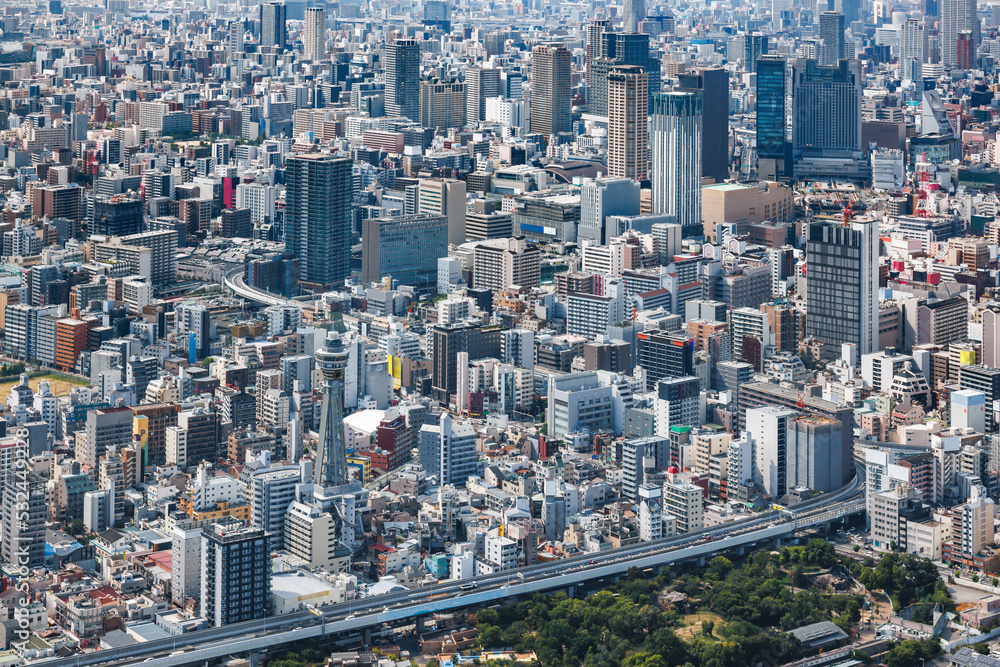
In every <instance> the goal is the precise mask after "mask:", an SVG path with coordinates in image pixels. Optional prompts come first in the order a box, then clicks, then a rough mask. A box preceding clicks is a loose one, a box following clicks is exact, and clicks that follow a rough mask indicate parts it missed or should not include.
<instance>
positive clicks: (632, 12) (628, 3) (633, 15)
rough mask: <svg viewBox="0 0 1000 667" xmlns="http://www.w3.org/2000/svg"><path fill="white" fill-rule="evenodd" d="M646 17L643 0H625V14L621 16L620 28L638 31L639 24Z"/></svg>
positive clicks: (626, 30) (627, 30)
mask: <svg viewBox="0 0 1000 667" xmlns="http://www.w3.org/2000/svg"><path fill="white" fill-rule="evenodd" d="M645 18H646V2H645V0H625V14H624V16H623V17H622V30H623V31H625V32H639V24H640V23H641V22H642V21H643V20H645Z"/></svg>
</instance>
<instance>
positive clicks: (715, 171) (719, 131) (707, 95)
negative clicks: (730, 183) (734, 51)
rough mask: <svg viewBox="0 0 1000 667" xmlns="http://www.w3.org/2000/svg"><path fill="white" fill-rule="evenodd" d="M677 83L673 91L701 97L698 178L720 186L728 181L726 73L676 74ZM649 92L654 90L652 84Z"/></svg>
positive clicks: (705, 70)
mask: <svg viewBox="0 0 1000 667" xmlns="http://www.w3.org/2000/svg"><path fill="white" fill-rule="evenodd" d="M677 79H678V82H679V85H678V86H677V87H676V88H675V89H674V90H678V91H682V92H688V93H694V92H698V93H700V94H701V105H702V114H703V115H702V132H701V175H702V176H704V177H706V178H714V179H715V182H716V183H722V182H723V181H724V180H726V179H727V178H729V72H727V71H726V70H724V69H722V68H721V67H708V68H701V69H696V70H694V71H693V72H687V73H685V74H680V75H678V77H677ZM650 90H656V89H655V88H653V87H652V82H650ZM651 113H652V111H651Z"/></svg>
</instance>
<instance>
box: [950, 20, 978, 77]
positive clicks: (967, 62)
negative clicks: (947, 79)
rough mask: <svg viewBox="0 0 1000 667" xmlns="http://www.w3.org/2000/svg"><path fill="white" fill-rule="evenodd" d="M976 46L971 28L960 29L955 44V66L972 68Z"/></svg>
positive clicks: (964, 68) (965, 68)
mask: <svg viewBox="0 0 1000 667" xmlns="http://www.w3.org/2000/svg"><path fill="white" fill-rule="evenodd" d="M975 54H976V52H975V46H974V44H973V42H972V31H971V30H959V31H958V41H957V43H956V46H955V66H956V67H957V68H958V69H962V70H967V69H971V68H972V66H973V64H974V63H975Z"/></svg>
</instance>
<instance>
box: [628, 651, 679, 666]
mask: <svg viewBox="0 0 1000 667" xmlns="http://www.w3.org/2000/svg"><path fill="white" fill-rule="evenodd" d="M622 667H670V665H668V664H667V662H666V661H665V660H664V659H663V656H660V655H656V654H655V653H647V652H646V651H643V652H642V653H634V654H632V655H630V656H629V657H628V658H626V659H625V662H623V663H622Z"/></svg>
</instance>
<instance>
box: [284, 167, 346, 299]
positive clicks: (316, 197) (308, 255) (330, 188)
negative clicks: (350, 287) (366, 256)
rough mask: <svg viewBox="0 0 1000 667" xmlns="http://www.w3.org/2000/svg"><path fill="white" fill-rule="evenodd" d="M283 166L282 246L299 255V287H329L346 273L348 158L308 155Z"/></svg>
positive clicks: (344, 276)
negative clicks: (283, 244) (283, 231)
mask: <svg viewBox="0 0 1000 667" xmlns="http://www.w3.org/2000/svg"><path fill="white" fill-rule="evenodd" d="M285 165H286V166H285V246H286V248H287V250H288V251H289V252H290V253H291V254H292V255H294V256H295V257H297V258H298V259H299V279H300V281H301V283H302V284H303V286H304V287H307V288H309V289H320V290H327V289H330V288H331V287H333V286H335V285H337V284H339V283H341V282H342V281H343V280H344V278H346V277H347V273H348V255H349V253H350V248H351V224H352V222H353V220H352V213H351V210H352V206H353V193H352V190H353V177H352V175H351V167H352V162H351V159H350V158H339V157H334V156H333V155H326V154H321V153H313V154H305V155H296V156H294V157H292V158H290V159H289V160H288V161H287V162H286V163H285Z"/></svg>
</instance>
